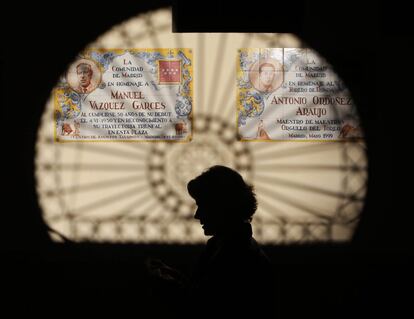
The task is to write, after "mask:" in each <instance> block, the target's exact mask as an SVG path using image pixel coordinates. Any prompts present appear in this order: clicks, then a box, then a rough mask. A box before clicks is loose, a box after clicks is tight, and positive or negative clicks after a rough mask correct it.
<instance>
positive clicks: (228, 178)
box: [187, 165, 257, 235]
mask: <svg viewBox="0 0 414 319" xmlns="http://www.w3.org/2000/svg"><path fill="white" fill-rule="evenodd" d="M187 189H188V193H189V194H190V195H191V197H193V198H194V199H195V201H196V204H197V206H198V207H197V211H196V213H195V216H194V218H195V219H198V220H200V223H201V225H202V226H203V229H204V234H206V235H218V234H225V233H226V232H230V231H231V230H232V229H233V228H234V227H237V226H238V225H240V224H242V223H246V222H250V221H251V219H252V216H253V214H254V213H255V211H256V209H257V201H256V197H255V194H254V191H253V187H252V186H250V185H248V184H246V183H245V181H244V180H243V177H242V176H241V175H240V174H239V173H237V172H236V171H235V170H232V169H231V168H228V167H225V166H219V165H217V166H213V167H210V168H209V169H208V170H207V171H205V172H204V173H202V174H201V175H200V176H198V177H196V178H195V179H193V180H191V181H190V182H189V183H188V184H187Z"/></svg>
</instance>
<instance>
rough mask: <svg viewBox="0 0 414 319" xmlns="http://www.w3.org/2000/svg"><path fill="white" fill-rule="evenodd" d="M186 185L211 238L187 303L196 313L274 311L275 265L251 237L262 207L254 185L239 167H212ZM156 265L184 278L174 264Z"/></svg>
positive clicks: (189, 284) (188, 291)
mask: <svg viewBox="0 0 414 319" xmlns="http://www.w3.org/2000/svg"><path fill="white" fill-rule="evenodd" d="M187 189H188V192H189V194H190V195H191V196H192V197H193V198H194V200H195V201H196V204H197V211H196V213H195V216H194V218H195V219H197V220H199V221H200V224H201V225H202V228H203V229H204V234H205V235H207V236H212V237H211V238H210V239H209V240H208V242H207V246H206V248H205V250H204V252H203V253H202V255H201V256H200V259H199V261H198V264H197V265H196V267H195V269H194V272H193V275H192V277H191V279H190V280H189V281H188V282H187V283H186V293H185V305H183V306H184V307H185V308H186V309H188V313H189V314H192V315H194V316H196V317H197V318H199V317H210V318H212V317H217V318H220V317H221V316H220V315H226V314H230V315H235V314H243V315H252V316H253V315H254V316H255V317H256V316H257V315H259V317H260V315H271V314H273V313H274V311H273V309H274V307H275V302H276V300H275V298H274V290H275V287H274V280H273V274H272V268H271V265H270V262H269V260H268V258H267V256H266V255H265V254H264V252H263V251H262V249H261V248H260V247H259V245H258V243H257V242H256V241H255V239H254V238H253V237H252V227H251V224H250V222H251V220H252V217H253V214H254V213H255V211H256V209H257V201H256V198H255V194H254V191H253V187H252V186H250V185H248V184H247V183H245V181H244V180H243V178H242V176H241V175H240V174H239V173H238V172H236V171H235V170H233V169H230V168H228V167H225V166H213V167H211V168H209V169H208V170H207V171H205V172H204V173H202V174H201V175H200V176H198V177H196V178H195V179H193V180H191V181H190V182H189V183H188V185H187ZM157 269H158V271H159V273H161V274H163V276H164V277H165V278H166V279H168V280H169V281H170V282H171V279H172V278H176V279H177V280H178V281H180V282H182V277H180V276H179V275H177V274H176V273H175V271H174V270H173V269H171V268H170V267H168V266H166V265H158V268H157ZM182 309H183V308H182ZM183 310H184V309H183ZM183 312H185V310H184V311H183ZM259 317H257V318H259Z"/></svg>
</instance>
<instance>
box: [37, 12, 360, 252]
mask: <svg viewBox="0 0 414 319" xmlns="http://www.w3.org/2000/svg"><path fill="white" fill-rule="evenodd" d="M303 46H304V44H303V43H302V42H301V41H300V40H299V39H298V38H297V37H295V36H293V35H291V34H252V33H245V34H243V33H237V34H232V33H214V34H210V33H205V34H195V33H185V34H176V33H172V32H171V12H170V11H169V10H166V9H165V10H159V11H156V12H150V13H147V14H143V15H140V16H138V17H135V18H132V19H130V20H129V21H126V22H125V23H122V24H120V25H117V26H115V27H113V28H112V29H111V30H109V31H108V32H107V33H105V34H103V35H102V36H101V37H100V38H98V39H97V40H96V41H95V42H93V43H91V44H90V45H89V46H88V48H87V49H113V48H118V49H123V50H126V49H144V48H145V49H158V48H190V49H191V50H192V55H193V70H192V71H193V76H194V82H193V85H194V87H193V88H194V92H193V93H194V94H193V97H192V98H193V105H192V110H191V112H192V117H193V118H192V121H193V122H192V125H193V126H192V140H191V141H190V142H186V143H170V142H165V141H159V142H156V143H151V142H135V143H134V142H130V143H125V142H122V141H121V142H112V143H108V142H100V143H96V142H89V143H77V142H74V143H56V142H55V141H54V133H55V132H54V128H55V125H54V123H55V118H54V108H55V103H54V102H55V101H54V99H53V94H52V93H51V98H50V101H49V102H48V103H47V105H46V107H45V111H44V114H43V117H42V122H41V126H40V128H39V132H38V139H37V145H36V147H37V155H36V178H37V193H38V198H39V202H40V205H41V207H42V209H43V213H44V217H45V220H46V221H47V223H48V224H49V225H50V227H51V228H53V229H55V230H57V231H58V232H59V233H61V234H63V235H64V236H66V237H68V238H69V239H72V240H75V241H83V240H87V241H107V242H134V243H190V244H191V243H199V242H203V241H205V240H206V238H205V236H204V235H203V231H202V229H201V227H200V225H199V223H198V221H196V220H194V219H193V215H194V210H195V204H194V202H193V200H192V199H191V198H190V196H189V195H188V194H187V191H186V184H187V182H188V181H189V180H190V179H192V178H194V177H195V176H197V175H198V174H200V173H201V172H202V171H203V170H205V169H206V168H208V167H210V166H212V165H216V164H221V165H226V166H230V167H232V168H235V169H236V170H237V171H239V172H240V173H241V174H242V175H243V177H244V178H245V179H246V180H247V181H248V182H249V183H252V184H253V185H254V186H255V189H256V193H257V198H258V202H259V207H258V211H257V212H256V214H255V216H254V219H253V227H254V236H255V238H256V239H257V240H258V241H260V242H262V243H268V244H280V243H293V242H315V241H322V242H326V241H347V240H349V239H350V238H351V236H352V234H353V231H354V228H355V226H356V225H357V222H358V215H359V213H360V211H361V209H362V205H363V201H364V197H365V192H366V178H367V167H366V165H367V160H366V156H365V143H364V141H363V139H361V138H360V139H358V140H353V139H350V140H344V141H341V142H332V141H321V140H318V141H307V142H299V141H295V140H287V141H283V142H280V141H272V142H270V143H269V142H266V141H255V142H253V141H240V139H239V136H238V123H237V122H236V121H237V112H238V110H239V109H238V108H237V97H238V96H237V90H238V88H237V83H236V78H237V61H238V60H237V59H238V52H239V50H240V49H242V48H292V49H295V48H297V49H301V48H302V47H303ZM298 52H299V51H298ZM301 52H304V51H301ZM335 76H336V75H335ZM334 80H336V81H340V79H339V78H337V77H336V78H335V79H334ZM278 85H279V84H278ZM282 86H283V83H280V87H282ZM354 115H355V114H354ZM354 120H355V117H354ZM258 124H260V122H258V123H256V126H257V125H258ZM257 131H258V129H257V127H255V129H254V132H257ZM246 134H247V133H246Z"/></svg>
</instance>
